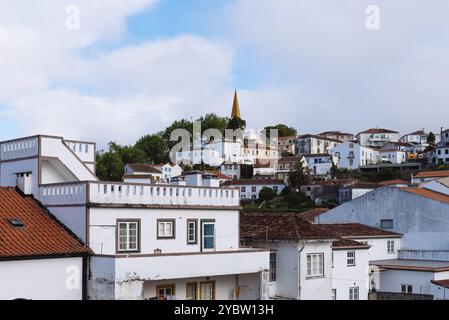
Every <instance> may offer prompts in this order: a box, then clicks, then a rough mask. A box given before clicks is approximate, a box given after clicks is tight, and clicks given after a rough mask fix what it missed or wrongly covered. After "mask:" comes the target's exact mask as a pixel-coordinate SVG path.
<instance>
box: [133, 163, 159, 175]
mask: <svg viewBox="0 0 449 320" xmlns="http://www.w3.org/2000/svg"><path fill="white" fill-rule="evenodd" d="M127 166H128V167H130V168H131V169H133V170H134V171H137V172H145V173H161V171H160V170H159V169H156V168H155V167H154V166H152V165H150V164H142V163H128V164H127Z"/></svg>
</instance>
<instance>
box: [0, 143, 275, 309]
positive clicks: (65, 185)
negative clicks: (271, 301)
mask: <svg viewBox="0 0 449 320" xmlns="http://www.w3.org/2000/svg"><path fill="white" fill-rule="evenodd" d="M79 144H81V145H84V146H85V145H88V146H90V144H88V143H82V142H80V143H79ZM89 152H91V153H89ZM89 154H90V155H91V157H88V156H89ZM82 157H85V158H86V159H87V160H92V161H94V160H93V159H95V157H94V151H93V149H91V148H88V147H86V148H84V147H82V148H80V149H78V148H76V151H73V149H71V148H69V146H68V145H67V142H66V141H65V140H64V139H63V138H62V137H55V136H44V135H40V136H32V137H27V138H21V139H15V140H9V141H4V142H1V143H0V160H1V162H0V176H1V186H9V187H15V186H16V185H18V186H19V187H20V188H21V189H22V190H23V191H24V192H25V193H29V194H32V195H33V196H34V197H35V198H36V199H38V200H39V201H40V202H41V203H42V204H43V205H44V206H45V207H46V208H47V209H48V210H49V211H50V212H51V213H52V214H53V215H54V216H55V217H57V218H58V219H59V220H60V221H61V222H62V223H64V224H65V225H66V226H67V227H68V228H70V230H72V232H74V233H75V234H76V235H77V236H78V237H79V238H80V239H81V240H82V241H83V242H84V243H85V244H86V245H87V246H88V247H90V248H91V249H92V251H93V255H92V257H91V258H90V264H89V275H90V276H89V279H88V297H89V298H90V299H203V300H207V299H260V298H266V281H265V279H266V277H267V271H266V270H267V269H268V262H269V252H268V251H266V250H263V249H253V248H242V247H240V245H239V208H240V195H239V190H238V189H235V188H214V187H207V186H203V187H193V186H175V185H144V184H134V183H120V182H102V181H98V179H97V177H96V176H95V174H94V172H92V170H91V168H92V167H89V166H88V165H87V164H86V163H85V162H84V161H82V160H81V159H83V158H82ZM235 261H239V263H235Z"/></svg>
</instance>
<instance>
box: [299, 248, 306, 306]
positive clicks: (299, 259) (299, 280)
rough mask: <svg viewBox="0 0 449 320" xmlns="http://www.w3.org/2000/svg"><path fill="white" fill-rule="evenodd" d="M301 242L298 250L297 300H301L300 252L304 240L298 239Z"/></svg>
mask: <svg viewBox="0 0 449 320" xmlns="http://www.w3.org/2000/svg"><path fill="white" fill-rule="evenodd" d="M299 243H300V244H301V247H300V249H299V250H298V300H301V253H302V250H304V246H305V245H304V241H299Z"/></svg>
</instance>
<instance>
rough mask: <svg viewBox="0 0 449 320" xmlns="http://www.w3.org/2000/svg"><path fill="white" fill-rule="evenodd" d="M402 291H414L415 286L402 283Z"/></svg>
mask: <svg viewBox="0 0 449 320" xmlns="http://www.w3.org/2000/svg"><path fill="white" fill-rule="evenodd" d="M401 292H402V293H413V286H411V285H409V284H401Z"/></svg>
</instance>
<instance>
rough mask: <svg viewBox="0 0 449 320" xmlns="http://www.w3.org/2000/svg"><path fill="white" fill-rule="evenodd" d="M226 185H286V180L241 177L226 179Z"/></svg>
mask: <svg viewBox="0 0 449 320" xmlns="http://www.w3.org/2000/svg"><path fill="white" fill-rule="evenodd" d="M223 185H226V186H248V185H285V182H284V180H278V179H240V180H234V181H226V182H225V183H223Z"/></svg>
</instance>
